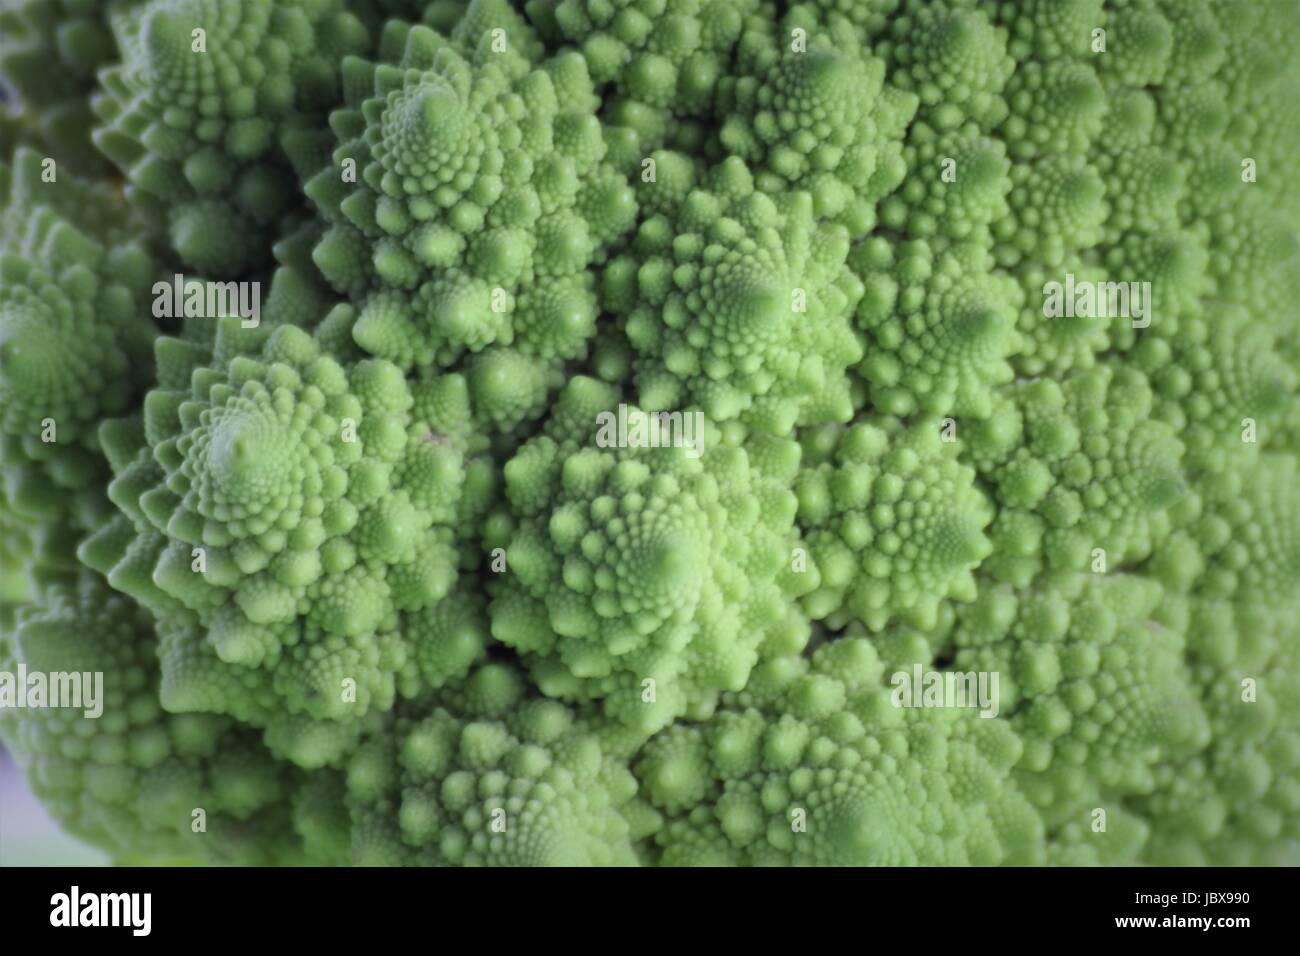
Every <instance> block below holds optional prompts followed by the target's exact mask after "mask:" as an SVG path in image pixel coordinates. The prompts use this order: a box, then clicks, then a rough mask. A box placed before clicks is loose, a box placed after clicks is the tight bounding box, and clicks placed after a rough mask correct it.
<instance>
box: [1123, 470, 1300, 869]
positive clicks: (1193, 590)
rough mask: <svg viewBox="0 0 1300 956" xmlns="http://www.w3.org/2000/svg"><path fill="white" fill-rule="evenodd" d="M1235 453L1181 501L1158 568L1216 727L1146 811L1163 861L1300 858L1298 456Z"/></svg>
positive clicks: (1163, 779)
mask: <svg viewBox="0 0 1300 956" xmlns="http://www.w3.org/2000/svg"><path fill="white" fill-rule="evenodd" d="M1240 454H1241V453H1240V452H1233V453H1232V454H1231V455H1230V456H1229V455H1226V454H1225V456H1224V458H1225V461H1227V463H1228V464H1227V467H1225V468H1224V469H1223V470H1222V472H1221V473H1219V474H1215V475H1212V476H1211V475H1206V476H1203V477H1202V478H1201V480H1200V481H1199V482H1198V483H1197V488H1196V491H1195V492H1194V493H1193V494H1192V495H1189V496H1188V498H1187V499H1186V500H1185V501H1184V502H1181V503H1180V504H1179V505H1178V506H1177V508H1176V509H1175V512H1176V519H1177V523H1178V526H1179V529H1178V530H1177V531H1176V532H1175V533H1174V535H1173V536H1172V537H1171V539H1170V542H1169V544H1168V545H1166V547H1165V548H1163V549H1162V553H1161V554H1160V555H1159V556H1157V557H1156V558H1155V559H1154V560H1153V561H1152V562H1151V565H1150V569H1151V573H1152V574H1153V575H1154V576H1155V577H1156V578H1157V579H1158V580H1159V581H1160V582H1161V584H1163V585H1164V587H1165V589H1166V592H1167V593H1169V594H1171V595H1175V594H1176V595H1178V598H1177V599H1175V600H1171V601H1170V602H1169V609H1168V611H1167V612H1166V617H1167V618H1168V620H1169V621H1170V626H1171V627H1177V628H1181V629H1182V630H1183V631H1184V633H1185V634H1186V635H1187V650H1188V665H1189V668H1190V671H1191V673H1192V675H1193V679H1194V681H1195V684H1196V688H1197V694H1198V696H1199V697H1200V699H1201V700H1202V702H1203V705H1204V708H1205V712H1206V715H1207V717H1208V719H1209V722H1210V728H1211V737H1210V739H1209V741H1208V746H1206V747H1205V748H1204V749H1202V750H1200V751H1199V752H1198V753H1195V754H1192V755H1189V756H1184V757H1181V758H1179V759H1170V760H1167V761H1165V762H1164V763H1163V764H1162V765H1161V766H1160V767H1158V768H1157V776H1156V787H1155V788H1154V790H1153V791H1152V792H1151V793H1150V795H1149V796H1147V797H1145V798H1144V799H1143V800H1142V801H1141V802H1140V804H1139V805H1138V806H1139V809H1140V812H1143V813H1145V814H1146V815H1147V816H1148V818H1149V819H1150V821H1151V823H1152V827H1153V834H1152V840H1151V850H1150V853H1149V858H1150V860H1151V862H1152V863H1155V864H1159V865H1175V866H1188V865H1207V864H1208V865H1229V866H1240V865H1295V864H1296V862H1297V861H1300V822H1298V821H1300V734H1298V733H1297V729H1296V728H1297V727H1300V720H1298V719H1297V712H1296V705H1295V696H1294V695H1293V694H1291V693H1289V692H1288V690H1287V688H1289V687H1292V686H1294V683H1295V681H1296V680H1297V679H1300V660H1298V659H1297V656H1296V647H1297V644H1296V641H1295V609H1294V601H1295V594H1296V592H1297V589H1300V509H1298V508H1297V498H1296V493H1295V490H1296V488H1297V486H1298V482H1300V477H1297V467H1296V460H1295V458H1294V457H1293V456H1292V455H1290V454H1281V455H1279V454H1273V453H1268V452H1266V453H1264V454H1261V455H1259V456H1257V457H1255V456H1250V457H1245V458H1243V457H1238V456H1239V455H1240Z"/></svg>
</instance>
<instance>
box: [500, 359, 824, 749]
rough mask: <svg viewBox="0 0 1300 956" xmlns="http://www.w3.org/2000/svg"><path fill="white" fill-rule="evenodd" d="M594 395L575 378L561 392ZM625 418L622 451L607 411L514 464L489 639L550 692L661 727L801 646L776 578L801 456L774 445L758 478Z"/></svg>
mask: <svg viewBox="0 0 1300 956" xmlns="http://www.w3.org/2000/svg"><path fill="white" fill-rule="evenodd" d="M599 388H600V386H598V385H597V384H596V383H594V382H592V381H590V380H587V379H581V378H579V379H575V380H574V381H573V383H572V384H571V385H570V386H569V389H568V390H569V391H571V390H575V389H576V390H594V389H599ZM606 407H607V408H609V409H612V408H614V406H613V404H610V405H608V406H606ZM626 413H627V418H628V421H629V426H628V436H627V444H628V446H629V447H609V446H610V445H613V444H615V443H617V442H618V441H619V440H620V438H619V436H618V434H617V428H618V426H617V418H618V415H617V413H616V412H610V417H611V419H612V420H613V421H612V422H611V423H609V424H606V423H605V420H604V419H603V418H602V420H601V422H600V423H597V422H596V421H594V420H592V419H589V420H588V422H587V428H586V433H585V435H584V436H583V437H582V438H580V439H579V438H576V437H575V438H571V439H567V440H566V439H565V438H564V437H563V436H560V437H559V438H557V437H552V435H549V434H547V435H543V436H541V437H539V438H537V439H534V440H533V441H531V442H529V443H528V444H526V445H525V446H524V447H523V448H522V449H521V450H520V452H519V454H518V455H517V456H516V457H515V458H514V459H512V460H511V461H510V462H508V463H507V465H506V467H505V480H506V494H507V496H508V497H509V499H510V502H511V505H512V508H513V511H514V514H515V517H516V519H517V521H518V525H517V527H516V529H515V531H514V533H513V535H512V537H511V539H510V542H509V546H508V547H507V549H506V561H507V565H508V570H507V571H506V573H503V574H501V575H500V576H499V577H498V578H496V580H495V584H494V592H493V594H494V597H493V601H492V606H491V614H492V633H493V636H494V637H496V638H497V639H498V640H500V641H502V642H503V643H505V644H508V645H510V646H511V647H514V648H515V649H517V650H518V651H520V652H521V653H523V654H524V656H525V659H526V660H527V661H529V663H530V666H531V669H532V673H533V676H534V678H535V680H536V681H537V683H538V686H539V687H540V688H541V689H542V691H543V692H544V693H546V694H547V695H549V696H559V697H565V698H574V699H587V698H595V699H600V700H602V701H603V705H604V708H605V711H606V713H607V714H609V716H610V717H611V718H613V719H614V720H616V721H619V722H621V723H624V724H628V725H632V726H636V727H639V728H641V729H643V730H645V731H653V730H657V729H659V728H660V727H662V726H664V725H665V724H667V723H668V722H669V721H670V720H672V719H673V718H674V717H676V716H678V715H680V714H682V713H685V712H693V713H700V712H703V711H706V710H707V708H708V707H709V706H710V705H711V703H712V701H713V700H714V699H715V698H716V695H717V693H718V692H719V691H721V690H739V689H740V688H741V687H743V686H744V685H745V680H746V678H747V677H748V675H749V673H750V671H751V670H752V668H753V667H754V665H755V664H756V663H757V661H758V660H759V658H760V656H770V654H771V653H773V652H775V651H780V650H785V649H788V648H789V647H790V646H791V645H792V644H795V645H797V644H798V643H799V642H800V641H801V640H804V639H806V634H805V633H803V632H804V627H803V626H802V624H801V621H800V619H799V616H798V614H797V613H796V612H795V611H794V610H793V609H792V608H791V607H790V606H789V602H788V599H787V597H786V595H784V594H783V593H782V589H781V586H780V585H779V584H778V583H777V580H776V578H777V574H778V572H779V571H781V569H782V568H783V567H784V566H785V564H786V562H788V561H789V560H790V551H789V547H788V537H789V532H790V529H791V524H792V521H793V518H794V512H795V499H794V495H793V494H791V493H790V491H789V490H788V485H789V482H790V480H791V479H792V478H793V475H794V469H795V467H796V466H797V463H798V455H799V451H798V447H797V446H796V445H795V444H794V443H793V442H791V441H788V440H787V441H786V442H785V444H784V447H783V448H780V449H768V450H767V453H766V454H765V455H764V457H763V463H764V465H765V467H766V468H767V469H768V470H766V471H760V470H758V467H757V465H756V464H755V463H751V461H750V458H749V456H748V455H747V454H746V452H745V451H744V450H742V449H741V448H736V447H727V446H716V445H715V446H710V445H709V444H708V437H707V436H706V437H702V438H701V439H699V440H701V441H702V442H703V444H702V445H700V446H698V447H699V449H700V453H695V452H692V451H691V449H690V448H688V447H646V442H647V441H648V440H651V439H650V434H649V430H650V429H658V428H660V427H661V426H660V425H659V421H658V420H657V419H654V418H652V417H650V416H647V415H645V414H644V413H643V412H641V411H639V410H637V409H636V408H634V407H633V408H628V409H627V410H626ZM688 417H690V413H688ZM664 427H667V426H664ZM672 427H676V426H672ZM633 429H635V431H634V430H633ZM638 435H640V437H638ZM659 436H660V438H659V440H660V442H661V444H662V443H666V442H668V441H669V440H670V439H671V437H672V436H671V435H670V433H669V432H667V431H666V430H664V431H660V432H659ZM638 445H639V446H640V447H638ZM778 469H779V473H778Z"/></svg>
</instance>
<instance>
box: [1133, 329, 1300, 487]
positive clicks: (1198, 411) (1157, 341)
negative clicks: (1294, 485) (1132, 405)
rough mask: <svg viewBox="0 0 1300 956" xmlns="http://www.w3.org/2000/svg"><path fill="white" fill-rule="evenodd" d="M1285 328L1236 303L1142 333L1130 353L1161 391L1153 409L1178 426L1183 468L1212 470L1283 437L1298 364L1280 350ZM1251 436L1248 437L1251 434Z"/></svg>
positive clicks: (1158, 414) (1273, 443)
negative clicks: (1172, 328)
mask: <svg viewBox="0 0 1300 956" xmlns="http://www.w3.org/2000/svg"><path fill="white" fill-rule="evenodd" d="M1281 334H1282V330H1281V329H1280V328H1278V327H1277V326H1274V325H1271V324H1266V323H1263V322H1258V321H1253V320H1252V319H1251V318H1250V315H1249V313H1248V312H1247V311H1246V310H1245V309H1243V308H1241V307H1236V306H1228V307H1220V308H1219V309H1218V310H1217V312H1216V314H1215V316H1214V317H1213V319H1210V318H1208V317H1207V318H1200V317H1198V318H1195V319H1187V320H1185V321H1183V322H1181V323H1179V327H1178V331H1177V333H1176V334H1174V335H1161V334H1156V335H1152V336H1148V337H1145V338H1143V340H1142V341H1141V342H1140V343H1139V344H1138V345H1137V346H1136V347H1135V348H1134V350H1133V361H1134V363H1135V364H1136V365H1137V366H1138V367H1139V368H1141V369H1142V370H1143V371H1144V372H1145V373H1146V374H1147V376H1148V377H1149V378H1150V379H1151V384H1152V387H1153V388H1154V389H1155V391H1156V394H1157V396H1158V397H1159V403H1158V405H1157V406H1156V410H1155V414H1156V415H1157V416H1158V417H1159V418H1161V419H1163V420H1164V421H1167V422H1169V423H1170V425H1172V426H1173V427H1174V428H1175V429H1177V430H1178V432H1179V436H1180V437H1181V439H1182V441H1183V443H1184V444H1185V445H1186V446H1187V468H1188V470H1189V472H1190V471H1192V470H1196V471H1204V472H1208V473H1212V474H1217V473H1220V472H1222V471H1223V469H1224V467H1225V466H1227V465H1229V464H1232V463H1237V462H1241V461H1242V459H1243V458H1248V457H1250V456H1253V455H1254V454H1255V453H1256V452H1257V451H1258V450H1259V449H1260V448H1261V447H1265V446H1269V447H1273V446H1277V445H1278V444H1279V443H1284V442H1285V438H1286V433H1285V430H1284V427H1285V422H1284V417H1285V410H1286V407H1287V403H1288V401H1290V400H1291V398H1292V396H1294V395H1295V392H1296V371H1295V369H1294V367H1293V366H1292V365H1291V364H1290V363H1288V362H1287V361H1286V360H1285V359H1284V358H1283V357H1282V355H1281V354H1279V350H1278V340H1279V337H1280V335H1281ZM1251 439H1253V440H1251Z"/></svg>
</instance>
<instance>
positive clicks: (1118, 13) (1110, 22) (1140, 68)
mask: <svg viewBox="0 0 1300 956" xmlns="http://www.w3.org/2000/svg"><path fill="white" fill-rule="evenodd" d="M1186 15H1187V14H1186V13H1185V12H1184V11H1183V10H1179V11H1177V12H1175V13H1174V16H1175V18H1177V19H1182V18H1184V17H1185V16H1186ZM1105 26H1106V52H1105V53H1101V54H1098V55H1097V66H1098V70H1099V72H1100V73H1101V77H1102V80H1103V82H1105V83H1106V84H1108V85H1112V86H1117V87H1123V86H1129V87H1143V86H1161V85H1162V84H1163V83H1164V82H1165V79H1166V74H1167V72H1168V70H1169V65H1170V60H1171V57H1172V54H1173V51H1174V42H1175V38H1176V37H1175V32H1174V25H1173V23H1171V22H1170V21H1169V20H1167V19H1165V16H1164V14H1163V13H1162V12H1161V10H1160V4H1159V3H1158V2H1156V0H1137V2H1129V3H1125V4H1123V5H1119V6H1115V5H1112V7H1111V9H1109V10H1108V11H1107V16H1106V18H1105Z"/></svg>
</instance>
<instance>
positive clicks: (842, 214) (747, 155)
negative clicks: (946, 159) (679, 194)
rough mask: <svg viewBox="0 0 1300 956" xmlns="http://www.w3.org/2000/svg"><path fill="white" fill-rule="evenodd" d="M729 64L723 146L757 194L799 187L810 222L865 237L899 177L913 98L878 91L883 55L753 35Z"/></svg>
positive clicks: (721, 93) (722, 106) (723, 90)
mask: <svg viewBox="0 0 1300 956" xmlns="http://www.w3.org/2000/svg"><path fill="white" fill-rule="evenodd" d="M750 39H751V38H750V36H748V35H747V37H746V40H747V41H750ZM733 70H734V72H733V74H732V75H729V76H727V77H725V78H724V79H723V81H722V82H721V83H720V84H719V88H718V115H719V118H720V122H721V126H720V129H719V132H718V139H719V142H720V143H721V145H722V148H723V149H724V150H725V151H726V152H727V153H729V154H730V155H732V156H739V157H740V158H741V159H743V160H745V161H746V162H747V163H748V164H749V165H750V167H751V168H752V169H753V170H754V179H755V184H756V185H757V186H758V188H759V189H761V190H763V191H764V192H767V193H770V194H772V195H777V194H779V193H781V192H784V191H788V190H790V189H791V188H794V189H802V190H807V191H808V192H810V193H812V196H813V211H814V214H815V215H816V216H817V218H818V219H829V220H832V221H834V222H838V223H841V224H843V225H844V226H845V227H846V228H847V229H848V230H849V232H850V234H851V235H853V236H854V237H855V238H857V237H860V236H862V235H864V234H866V233H867V232H868V231H869V230H870V229H871V228H872V227H873V226H875V224H876V211H875V204H876V202H877V200H879V199H880V198H882V197H883V196H885V195H887V194H888V193H890V192H892V191H893V190H894V189H895V188H896V187H897V186H898V184H899V183H900V182H902V180H903V175H904V172H905V165H904V161H903V152H902V142H901V141H902V136H903V133H904V131H905V130H906V129H907V125H908V123H909V122H910V121H911V119H912V116H913V114H914V113H915V111H916V96H915V94H912V93H900V92H899V91H896V90H890V91H888V92H887V91H886V89H885V85H884V76H885V63H884V61H883V60H879V59H873V58H871V57H869V56H864V55H862V54H861V53H859V52H858V50H857V48H856V47H842V48H841V47H836V46H831V45H828V44H826V43H825V42H824V41H820V42H819V41H818V40H814V41H813V42H812V44H811V45H810V46H809V47H808V49H807V50H801V51H792V50H791V49H790V43H789V41H788V39H787V38H785V37H783V36H780V35H778V36H776V37H774V38H770V37H767V36H763V37H758V36H755V37H753V38H752V42H745V43H743V44H742V45H741V47H740V51H739V57H738V62H737V64H736V66H735V67H734V68H733Z"/></svg>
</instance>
